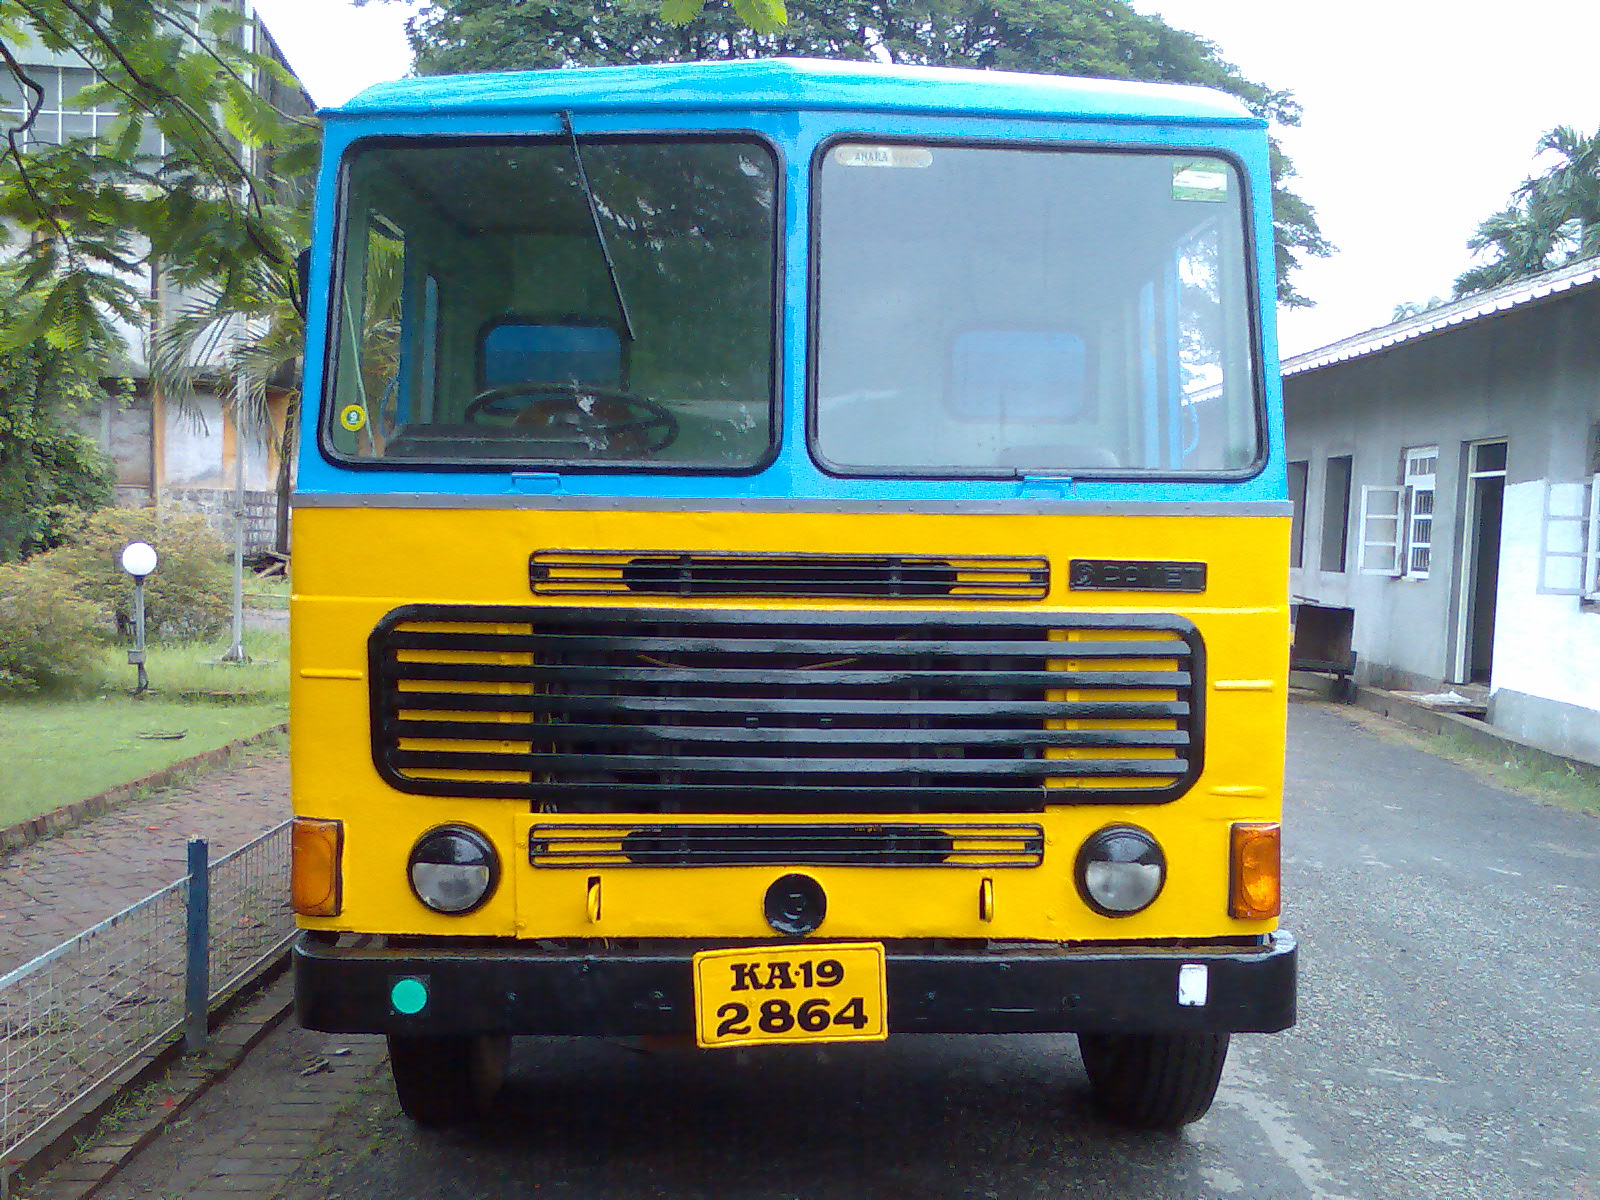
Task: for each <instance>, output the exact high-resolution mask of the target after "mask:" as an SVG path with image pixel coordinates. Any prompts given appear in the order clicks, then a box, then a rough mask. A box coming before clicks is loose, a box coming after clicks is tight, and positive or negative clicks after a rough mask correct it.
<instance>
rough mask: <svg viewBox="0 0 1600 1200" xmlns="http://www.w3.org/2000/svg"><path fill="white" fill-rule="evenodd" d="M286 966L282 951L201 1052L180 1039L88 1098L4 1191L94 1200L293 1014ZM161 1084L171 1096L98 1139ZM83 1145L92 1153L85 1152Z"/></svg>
mask: <svg viewBox="0 0 1600 1200" xmlns="http://www.w3.org/2000/svg"><path fill="white" fill-rule="evenodd" d="M288 958H289V952H288V951H287V950H285V951H284V953H283V956H282V957H281V958H280V959H279V960H278V961H277V962H276V963H274V964H273V965H272V966H270V967H268V968H267V969H266V971H265V972H264V973H263V975H262V979H263V980H265V982H262V983H259V984H258V985H257V987H256V988H255V990H253V991H252V992H251V993H249V994H247V995H245V996H244V997H240V998H237V999H236V1001H235V1007H234V1008H233V1009H232V1011H230V1012H227V1013H226V1014H225V1015H224V1016H223V1017H222V1018H221V1019H220V1020H219V1022H218V1024H217V1025H216V1027H215V1028H214V1029H213V1030H212V1033H211V1036H210V1038H209V1039H208V1041H207V1044H206V1048H205V1050H204V1051H203V1052H201V1053H200V1054H197V1055H195V1056H194V1057H193V1058H190V1059H185V1058H184V1054H183V1041H182V1039H181V1038H180V1039H179V1040H177V1041H176V1042H175V1043H174V1044H173V1045H172V1046H170V1047H168V1048H167V1049H166V1050H164V1051H163V1052H161V1053H160V1054H159V1055H157V1057H156V1058H155V1059H154V1060H152V1061H149V1062H146V1063H144V1064H142V1065H140V1066H137V1067H133V1068H130V1069H128V1070H127V1071H125V1072H123V1073H122V1074H121V1075H119V1076H117V1077H115V1078H113V1079H109V1080H107V1081H106V1082H105V1083H103V1084H101V1085H100V1087H99V1088H97V1089H95V1091H94V1092H93V1093H91V1094H90V1095H89V1096H88V1097H86V1098H85V1100H84V1102H83V1104H82V1105H80V1106H79V1108H78V1112H77V1114H76V1115H71V1116H66V1117H63V1118H62V1123H61V1124H60V1125H58V1126H56V1127H54V1128H50V1129H47V1130H45V1131H44V1132H43V1133H41V1134H40V1135H39V1139H38V1140H39V1142H40V1143H42V1144H39V1145H37V1146H36V1147H33V1148H27V1147H26V1146H25V1147H24V1148H23V1149H22V1150H21V1151H20V1155H21V1157H22V1158H23V1162H22V1164H21V1165H20V1166H18V1167H16V1168H15V1171H14V1173H13V1174H11V1175H9V1176H7V1177H6V1178H5V1180H4V1183H6V1184H9V1185H10V1186H11V1187H13V1188H15V1187H16V1186H18V1185H19V1184H20V1185H24V1186H28V1187H29V1188H30V1190H29V1192H28V1194H29V1196H30V1197H31V1196H35V1195H37V1196H39V1197H41V1200H42V1198H44V1197H48V1198H49V1200H87V1197H90V1196H93V1195H94V1194H95V1193H96V1192H97V1191H99V1190H100V1188H102V1187H104V1186H105V1185H106V1184H107V1183H109V1182H110V1181H111V1180H112V1179H113V1178H114V1177H115V1176H116V1175H117V1173H118V1172H120V1171H121V1170H122V1168H123V1167H125V1166H127V1165H128V1163H130V1162H132V1161H133V1160H134V1159H135V1158H136V1157H137V1156H138V1155H139V1154H140V1153H141V1152H142V1151H143V1150H144V1149H145V1148H146V1147H147V1146H149V1145H150V1143H151V1142H153V1141H154V1140H155V1139H156V1138H157V1137H159V1136H160V1134H161V1132H162V1130H164V1129H165V1128H166V1127H167V1126H168V1125H170V1124H172V1123H173V1122H174V1121H176V1120H177V1119H178V1118H179V1117H181V1116H183V1114H184V1113H185V1112H186V1111H187V1110H188V1109H189V1107H190V1106H191V1105H193V1104H194V1102H195V1101H197V1100H199V1099H200V1097H201V1096H203V1095H205V1094H206V1092H208V1091H209V1090H210V1089H211V1087H212V1086H213V1085H214V1084H217V1083H220V1082H221V1081H222V1080H223V1079H225V1078H226V1077H227V1076H228V1075H229V1074H230V1073H231V1072H232V1071H233V1069H234V1068H235V1067H237V1066H238V1065H239V1063H240V1062H241V1061H242V1060H243V1059H244V1056H245V1055H246V1054H248V1053H249V1052H250V1051H251V1050H252V1049H254V1048H255V1046H256V1045H257V1044H258V1043H259V1042H261V1040H262V1039H263V1038H265V1037H266V1036H267V1035H268V1034H269V1033H271V1032H272V1031H273V1030H274V1029H276V1028H277V1027H278V1026H279V1025H281V1024H282V1023H283V1021H284V1018H285V1017H287V1016H288V1015H289V1014H290V1013H291V1012H292V1011H293V1010H294V980H293V977H292V976H290V975H289V974H287V973H286V971H285V968H286V966H287V964H288ZM163 1078H164V1079H165V1085H166V1086H165V1088H164V1089H163V1090H165V1091H166V1092H167V1093H168V1094H167V1096H166V1097H165V1098H164V1099H161V1100H159V1101H152V1103H151V1104H150V1106H149V1107H148V1108H147V1109H146V1110H145V1111H144V1112H141V1113H139V1114H138V1115H136V1116H133V1117H130V1118H128V1119H127V1120H125V1121H123V1122H121V1123H119V1124H117V1125H116V1126H115V1127H114V1128H112V1129H111V1130H110V1131H109V1132H107V1133H106V1134H105V1136H103V1137H100V1138H94V1137H93V1135H94V1133H95V1131H96V1129H97V1128H98V1126H99V1124H100V1122H101V1120H102V1119H103V1118H104V1117H105V1115H106V1114H107V1113H108V1112H110V1111H111V1110H112V1109H113V1107H114V1106H115V1105H116V1104H117V1102H118V1101H119V1100H120V1099H122V1098H123V1097H124V1096H125V1095H126V1094H127V1093H128V1092H130V1091H132V1090H133V1089H135V1088H138V1087H141V1086H143V1085H146V1084H151V1083H154V1082H156V1081H157V1080H161V1079H163ZM84 1145H87V1148H86V1149H81V1150H80V1149H79V1147H80V1146H84ZM34 1187H37V1188H38V1189H39V1190H38V1191H37V1192H35V1191H34V1190H32V1189H33V1188H34ZM6 1194H10V1193H6Z"/></svg>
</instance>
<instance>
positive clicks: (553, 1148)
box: [104, 704, 1600, 1200]
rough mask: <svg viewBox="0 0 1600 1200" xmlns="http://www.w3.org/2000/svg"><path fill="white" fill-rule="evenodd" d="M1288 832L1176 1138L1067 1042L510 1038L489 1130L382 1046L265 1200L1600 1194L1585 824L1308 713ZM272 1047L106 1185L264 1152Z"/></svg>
mask: <svg viewBox="0 0 1600 1200" xmlns="http://www.w3.org/2000/svg"><path fill="white" fill-rule="evenodd" d="M1286 822H1287V824H1286V828H1287V830H1288V834H1287V836H1288V843H1287V847H1286V856H1287V862H1286V894H1287V897H1288V901H1287V910H1286V913H1285V920H1284V924H1285V926H1286V927H1287V928H1290V929H1292V930H1294V931H1295V932H1296V933H1297V934H1298V935H1299V937H1300V939H1301V952H1302V977H1301V993H1300V1012H1301V1019H1300V1023H1299V1024H1298V1025H1297V1026H1296V1027H1295V1028H1294V1029H1293V1030H1292V1031H1290V1032H1288V1033H1285V1034H1281V1035H1276V1036H1253V1037H1240V1038H1236V1039H1235V1040H1234V1047H1233V1052H1232V1054H1231V1056H1230V1059H1229V1063H1228V1068H1227V1072H1226V1074H1225V1075H1224V1079H1223V1086H1222V1090H1221V1092H1220V1093H1219V1096H1218V1099H1217V1103H1216V1105H1215V1106H1214V1107H1213V1109H1212V1111H1211V1112H1210V1114H1208V1115H1207V1116H1206V1117H1205V1118H1204V1119H1203V1120H1201V1121H1200V1122H1199V1123H1197V1124H1195V1125H1193V1126H1190V1127H1189V1128H1188V1129H1187V1130H1186V1131H1185V1132H1184V1133H1182V1134H1181V1135H1178V1136H1169V1135H1150V1134H1133V1133H1127V1132H1123V1131H1121V1130H1118V1129H1116V1128H1114V1127H1112V1126H1109V1125H1107V1124H1105V1123H1103V1122H1102V1121H1100V1120H1099V1119H1098V1118H1097V1117H1096V1116H1095V1115H1094V1113H1093V1112H1092V1110H1091V1109H1090V1107H1089V1102H1088V1095H1087V1089H1086V1085H1085V1082H1084V1078H1083V1072H1082V1067H1081V1064H1080V1063H1079V1060H1078V1055H1077V1051H1076V1046H1075V1040H1074V1039H1072V1038H1070V1037H1056V1036H1031V1037H1009V1038H950V1037H923V1038H916V1037H905V1038H899V1039H894V1040H891V1041H890V1042H889V1043H887V1044H886V1045H884V1046H880V1047H838V1048H815V1049H801V1048H786V1049H780V1050H768V1051H764V1052H746V1051H739V1052H719V1053H717V1054H699V1053H696V1052H694V1051H691V1050H665V1051H655V1052H647V1051H644V1050H641V1049H639V1048H635V1047H629V1046H626V1045H621V1044H615V1043H596V1042H582V1041H561V1040H543V1041H535V1040H532V1039H523V1040H522V1041H519V1043H518V1044H517V1048H516V1050H515V1052H514V1055H513V1059H512V1065H511V1077H510V1080H509V1083H508V1085H507V1089H506V1092H505V1094H504V1097H503V1100H502V1103H501V1107H500V1110H499V1112H498V1114H497V1115H496V1117H495V1118H494V1119H493V1120H491V1121H490V1122H488V1123H487V1124H485V1125H483V1126H482V1127H480V1128H477V1129H474V1130H472V1131H470V1132H465V1133H451V1134H438V1133H432V1132H428V1131H422V1130H418V1129H416V1128H414V1127H412V1126H411V1125H410V1124H409V1123H408V1122H407V1121H406V1120H405V1119H404V1117H402V1116H401V1115H400V1113H399V1110H398V1107H397V1105H396V1104H395V1101H394V1099H393V1094H392V1091H391V1090H390V1089H389V1087H388V1085H387V1081H386V1077H385V1075H384V1074H383V1069H382V1065H381V1062H380V1061H379V1060H378V1058H377V1056H370V1057H371V1060H372V1064H373V1065H371V1066H368V1067H366V1068H365V1069H364V1070H354V1069H351V1070H348V1072H347V1077H346V1082H345V1083H344V1084H343V1086H342V1090H340V1089H336V1090H335V1091H334V1092H333V1093H330V1100H329V1101H328V1102H332V1097H337V1103H339V1104H340V1105H342V1106H343V1108H342V1111H341V1112H339V1113H338V1115H337V1116H336V1117H335V1116H334V1115H333V1114H331V1113H330V1114H329V1125H328V1132H327V1133H326V1134H324V1135H323V1136H322V1137H321V1140H320V1142H319V1143H318V1145H317V1148H316V1149H315V1150H314V1151H310V1152H307V1153H306V1154H305V1156H304V1159H303V1161H302V1162H301V1164H300V1165H299V1167H298V1174H297V1175H296V1176H295V1177H294V1178H293V1179H291V1181H290V1182H289V1183H288V1184H287V1185H286V1186H285V1187H283V1188H282V1189H281V1190H278V1189H277V1188H276V1186H275V1187H274V1189H273V1190H272V1191H270V1192H266V1191H264V1192H263V1193H262V1194H263V1195H275V1196H280V1197H283V1198H284V1200H332V1198H333V1197H338V1198H340V1200H357V1198H361V1200H366V1198H372V1200H378V1198H382V1200H409V1198H413V1197H415V1198H417V1200H422V1198H427V1200H499V1198H502V1197H513V1196H515V1197H527V1196H563V1197H571V1198H573V1200H600V1198H602V1197H603V1198H605V1200H632V1198H636V1197H637V1198H641V1200H642V1198H644V1197H675V1198H684V1197H702V1196H703V1197H713V1196H714V1197H717V1198H718V1200H793V1198H797V1197H806V1198H812V1197H818V1198H826V1200H833V1198H835V1197H844V1198H848V1197H858V1196H859V1197H874V1198H878V1197H882V1198H890V1200H892V1198H896V1197H919V1198H923V1197H973V1198H976V1200H1012V1198H1018V1200H1020V1198H1024V1197H1028V1198H1031V1197H1043V1196H1070V1197H1084V1198H1092V1200H1099V1198H1105V1200H1111V1198H1113V1197H1115V1198H1116V1200H1128V1198H1131V1197H1136V1198H1138V1200H1167V1198H1170V1200H1180V1198H1181V1200H1196V1198H1203V1200H1211V1198H1219V1200H1220V1198H1229V1200H1231V1198H1234V1197H1239V1198H1247V1197H1248V1198H1261V1200H1300V1198H1308V1200H1411V1198H1417V1200H1458V1198H1459V1200H1467V1198H1472V1200H1479V1198H1481V1200H1600V949H1597V946H1596V941H1597V937H1596V935H1597V932H1600V820H1596V819H1594V818H1593V817H1589V816H1583V815H1580V814H1576V813H1571V812H1567V811H1564V810H1562V809H1559V808H1555V807H1549V806H1545V805H1541V804H1539V803H1536V802H1534V801H1532V800H1529V799H1526V798H1523V797H1520V796H1517V795H1513V794H1510V793H1508V792H1506V791H1503V790H1501V789H1499V788H1497V787H1495V786H1492V785H1489V784H1486V783H1485V782H1484V781H1482V780H1481V779H1480V778H1479V777H1478V776H1476V775H1475V774H1473V773H1472V772H1470V771H1469V770H1467V769H1465V768H1462V767H1458V766H1455V765H1453V764H1451V763H1449V762H1447V761H1444V760H1442V759H1439V758H1437V757H1434V756H1432V755H1430V754H1428V753H1425V752H1423V751H1421V750H1419V749H1416V748H1414V747H1413V746H1412V745H1411V744H1409V743H1408V742H1407V741H1406V740H1405V739H1403V738H1400V737H1397V736H1395V735H1393V734H1391V733H1387V732H1384V729H1383V722H1382V721H1381V719H1378V718H1371V717H1369V716H1367V715H1365V714H1358V713H1354V712H1351V711H1350V710H1345V709H1339V708H1335V707H1331V706H1325V705H1320V704H1297V705H1295V706H1294V708H1293V709H1292V711H1291V737H1290V754H1289V788H1288V795H1287V801H1286ZM275 1036H276V1038H277V1039H279V1040H278V1042H277V1044H276V1045H274V1043H273V1040H272V1039H269V1043H268V1045H267V1047H266V1048H265V1051H264V1057H263V1061H266V1059H265V1055H269V1054H277V1055H278V1056H279V1058H280V1059H282V1060H283V1061H284V1063H285V1064H286V1065H285V1066H284V1067H283V1068H282V1069H281V1070H280V1072H279V1075H280V1076H281V1078H278V1079H277V1080H276V1081H274V1077H273V1074H272V1072H271V1071H267V1072H265V1073H264V1074H263V1073H262V1072H261V1071H257V1072H256V1073H255V1074H254V1075H251V1074H250V1073H249V1072H241V1083H240V1084H238V1085H237V1087H239V1088H243V1087H244V1086H246V1083H245V1082H243V1081H246V1080H248V1081H249V1082H248V1087H249V1088H250V1089H251V1090H250V1091H249V1092H243V1091H236V1092H235V1093H234V1094H233V1096H232V1098H231V1099H230V1098H229V1094H228V1089H229V1088H234V1087H235V1086H236V1085H235V1084H234V1083H233V1082H232V1081H230V1083H228V1084H225V1085H223V1087H222V1088H220V1089H218V1091H219V1092H220V1093H221V1094H220V1095H219V1097H218V1100H217V1105H216V1107H217V1110H218V1112H219V1113H220V1114H221V1115H219V1116H216V1117H214V1118H208V1117H205V1116H204V1115H203V1114H202V1115H201V1116H200V1117H198V1118H197V1119H196V1124H195V1126H194V1127H193V1128H191V1129H189V1130H186V1131H176V1132H175V1133H174V1135H173V1139H172V1140H170V1144H167V1145H166V1146H163V1145H162V1143H157V1145H156V1147H154V1148H153V1149H152V1151H150V1152H149V1153H148V1155H147V1161H146V1162H145V1163H143V1164H135V1166H134V1167H133V1168H132V1169H130V1170H129V1171H127V1172H125V1174H124V1176H123V1177H122V1178H121V1179H119V1180H118V1181H117V1182H116V1184H115V1185H114V1186H113V1187H112V1188H111V1189H108V1191H107V1192H106V1193H104V1194H105V1195H106V1196H107V1197H108V1198H112V1197H120V1196H124V1195H125V1196H129V1197H132V1196H140V1195H162V1194H164V1191H163V1188H164V1185H166V1184H167V1183H169V1182H173V1181H174V1180H173V1177H172V1176H171V1174H170V1171H171V1170H172V1169H173V1168H172V1167H171V1165H170V1164H172V1163H174V1162H178V1161H184V1160H185V1156H186V1155H188V1157H189V1158H190V1159H192V1158H193V1154H191V1153H189V1151H186V1150H185V1145H189V1146H191V1147H192V1148H194V1152H195V1153H198V1152H199V1149H200V1148H202V1147H203V1146H205V1145H219V1144H228V1143H230V1142H235V1143H237V1142H245V1141H248V1140H249V1139H250V1138H251V1137H252V1136H259V1131H253V1130H252V1128H251V1121H252V1119H253V1118H252V1112H253V1111H254V1110H255V1109H256V1108H258V1107H259V1106H257V1105H253V1104H252V1102H251V1100H250V1097H251V1096H252V1095H254V1096H258V1097H262V1098H263V1102H264V1098H265V1097H267V1096H269V1095H273V1094H278V1093H280V1092H282V1091H283V1089H286V1088H291V1087H292V1086H293V1085H294V1084H295V1083H296V1075H297V1072H296V1070H295V1067H296V1066H298V1065H299V1064H300V1063H302V1062H304V1061H308V1060H307V1058H306V1056H308V1055H316V1054H318V1053H319V1052H320V1051H321V1050H322V1049H325V1047H324V1046H323V1041H325V1040H326V1039H323V1040H318V1039H319V1038H320V1035H311V1034H307V1033H305V1032H304V1031H299V1030H290V1029H286V1030H283V1031H281V1032H280V1034H279V1035H275ZM345 1041H346V1042H349V1041H350V1039H345ZM336 1061H339V1060H336ZM341 1069H343V1068H341ZM208 1120H210V1121H211V1124H210V1125H207V1124H206V1122H207V1121H208ZM230 1122H231V1124H229V1123H230ZM257 1123H259V1122H257ZM184 1139H188V1140H187V1142H185V1141H184ZM164 1164H165V1165H164ZM164 1173H166V1174H164ZM190 1174H191V1175H194V1170H193V1168H192V1166H191V1170H190ZM171 1194H172V1195H181V1194H189V1193H188V1192H187V1191H186V1190H184V1189H179V1190H176V1191H172V1192H171ZM193 1194H195V1195H199V1194H200V1193H198V1192H195V1193H193ZM207 1194H210V1193H207Z"/></svg>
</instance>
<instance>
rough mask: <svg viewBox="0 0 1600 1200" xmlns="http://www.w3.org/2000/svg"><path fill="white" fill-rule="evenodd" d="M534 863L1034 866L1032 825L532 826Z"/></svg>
mask: <svg viewBox="0 0 1600 1200" xmlns="http://www.w3.org/2000/svg"><path fill="white" fill-rule="evenodd" d="M528 861H529V863H530V864H531V865H533V866H535V867H551V868H557V869H561V868H575V867H598V866H607V867H614V866H636V867H722V866H769V865H770V866H870V867H966V868H996V867H999V868H1008V867H1036V866H1038V865H1039V864H1040V863H1041V862H1043V861H1044V831H1043V830H1042V829H1041V828H1040V827H1039V826H1037V825H954V826H949V827H946V828H938V827H933V826H925V825H872V826H866V825H776V826H773V825H697V824H679V825H667V826H652V825H642V826H630V825H535V826H534V827H533V828H532V829H531V830H530V831H529V834H528Z"/></svg>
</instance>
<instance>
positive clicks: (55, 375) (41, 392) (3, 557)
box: [0, 342, 111, 563]
mask: <svg viewBox="0 0 1600 1200" xmlns="http://www.w3.org/2000/svg"><path fill="white" fill-rule="evenodd" d="M103 396H104V392H102V391H101V389H100V386H99V382H98V381H97V380H96V379H95V378H94V377H93V376H91V375H86V374H84V373H83V371H82V370H81V369H79V367H78V365H77V361H76V360H75V359H73V358H72V357H71V356H69V355H67V354H65V353H63V352H62V351H60V350H57V349H55V348H53V347H51V346H49V345H46V344H45V343H43V342H35V343H33V344H32V345H29V346H26V347H24V348H23V349H20V350H12V351H8V352H3V353H0V563H3V562H9V561H13V560H16V559H19V558H26V557H28V555H30V554H34V553H37V552H38V551H40V550H48V549H49V548H50V547H52V546H55V545H58V544H59V543H60V542H61V540H62V537H63V536H64V533H65V529H66V526H67V524H68V522H69V521H70V520H71V519H72V517H73V516H74V515H75V514H81V513H84V512H88V511H91V510H93V509H95V508H99V507H100V506H102V505H104V504H107V503H109V502H110V500H111V471H110V467H109V464H107V462H106V461H105V457H104V456H103V455H102V454H101V453H100V450H99V447H97V446H96V445H95V444H94V443H93V442H92V441H90V440H89V439H88V438H86V437H84V436H83V435H82V434H81V433H79V432H78V431H77V430H76V429H74V428H73V427H72V417H73V416H74V415H75V414H76V413H77V412H78V411H79V410H80V409H81V408H83V407H85V406H86V405H87V404H88V403H89V402H91V401H98V400H99V399H100V398H102V397H103Z"/></svg>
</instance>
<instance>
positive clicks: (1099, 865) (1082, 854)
mask: <svg viewBox="0 0 1600 1200" xmlns="http://www.w3.org/2000/svg"><path fill="white" fill-rule="evenodd" d="M1074 875H1075V877H1076V879H1077V883H1078V893H1079V895H1081V896H1082V897H1083V900H1084V903H1085V904H1087V905H1088V906H1089V907H1090V908H1092V909H1094V910H1095V912H1097V913H1099V914H1100V915H1102V916H1106V917H1126V916H1131V915H1132V914H1133V913H1136V912H1140V911H1142V910H1143V909H1146V908H1149V907H1150V905H1151V904H1152V903H1154V901H1155V898H1156V897H1157V896H1159V895H1160V894H1161V888H1162V885H1163V884H1165V883H1166V881H1167V859H1166V856H1165V855H1164V854H1162V853H1161V847H1160V846H1158V845H1156V840H1155V838H1153V837H1151V836H1150V835H1149V834H1148V833H1146V832H1145V831H1144V830H1142V829H1137V828H1135V827H1134V826H1132V825H1108V826H1106V828H1104V829H1102V830H1100V831H1098V832H1097V833H1094V834H1092V835H1090V837H1089V840H1088V841H1086V842H1084V843H1083V846H1082V848H1081V849H1080V850H1079V851H1078V863H1077V869H1076V871H1075V872H1074Z"/></svg>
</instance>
